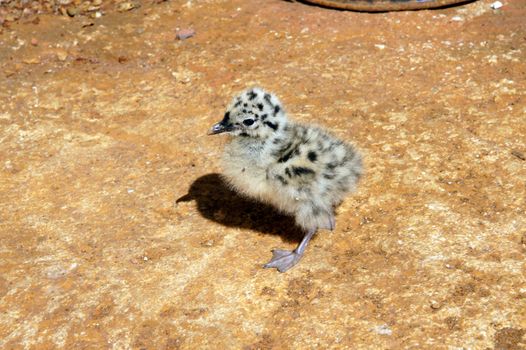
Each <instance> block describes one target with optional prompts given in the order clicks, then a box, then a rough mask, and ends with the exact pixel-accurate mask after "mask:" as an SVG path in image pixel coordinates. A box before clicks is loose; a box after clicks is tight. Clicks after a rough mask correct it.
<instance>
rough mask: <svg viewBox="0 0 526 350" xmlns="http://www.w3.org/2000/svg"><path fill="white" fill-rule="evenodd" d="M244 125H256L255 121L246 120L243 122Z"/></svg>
mask: <svg viewBox="0 0 526 350" xmlns="http://www.w3.org/2000/svg"><path fill="white" fill-rule="evenodd" d="M243 124H245V125H246V126H250V125H252V124H254V119H245V120H243Z"/></svg>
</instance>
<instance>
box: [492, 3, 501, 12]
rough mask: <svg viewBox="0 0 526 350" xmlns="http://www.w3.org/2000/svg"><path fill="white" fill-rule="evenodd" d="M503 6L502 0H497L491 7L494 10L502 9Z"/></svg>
mask: <svg viewBox="0 0 526 350" xmlns="http://www.w3.org/2000/svg"><path fill="white" fill-rule="evenodd" d="M501 7H502V2H500V1H495V2H494V3H493V4H491V8H492V9H494V10H497V9H500V8H501Z"/></svg>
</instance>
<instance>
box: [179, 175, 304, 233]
mask: <svg viewBox="0 0 526 350" xmlns="http://www.w3.org/2000/svg"><path fill="white" fill-rule="evenodd" d="M192 200H195V201H196V202H197V209H198V210H199V212H200V213H201V215H202V216H203V217H205V218H206V219H208V220H211V221H215V222H217V223H220V224H222V225H225V226H228V227H239V228H245V229H250V230H254V231H258V232H261V233H264V234H273V235H279V236H281V237H282V238H283V240H285V241H287V242H299V241H301V239H302V238H303V236H304V232H302V230H301V229H300V228H299V227H297V226H296V224H295V221H294V218H292V217H290V216H286V215H283V214H281V213H280V212H278V211H277V210H276V209H274V208H273V207H271V206H270V205H267V204H264V203H261V202H256V201H253V200H251V199H248V198H245V197H242V196H240V195H239V194H237V193H236V192H234V191H233V190H231V189H230V188H229V187H228V185H227V184H226V183H225V182H224V181H223V179H222V178H221V176H220V175H219V174H207V175H204V176H201V177H200V178H198V179H197V180H195V181H194V182H193V183H192V185H191V186H190V189H189V190H188V193H187V194H186V195H184V196H182V197H181V198H179V199H177V200H176V203H180V202H188V201H192Z"/></svg>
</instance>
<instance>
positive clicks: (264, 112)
mask: <svg viewBox="0 0 526 350" xmlns="http://www.w3.org/2000/svg"><path fill="white" fill-rule="evenodd" d="M286 118H287V117H286V115H285V112H284V111H283V107H282V105H281V102H280V101H279V99H278V98H277V97H276V96H275V95H273V94H271V93H268V92H266V91H264V90H263V89H261V88H257V87H254V88H250V89H247V90H245V91H243V92H242V93H241V94H239V95H238V96H236V97H235V98H234V99H233V100H232V102H231V103H230V105H229V107H228V108H227V110H226V113H225V115H224V117H223V120H221V121H220V122H219V123H217V124H215V125H214V126H213V127H212V128H211V129H210V132H209V134H211V135H215V134H220V133H223V132H226V133H228V134H230V135H233V136H242V137H256V138H266V137H269V136H270V135H272V134H273V133H276V132H279V130H281V129H282V128H283V126H284V125H285V123H286V121H287V119H286Z"/></svg>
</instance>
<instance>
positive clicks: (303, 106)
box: [0, 0, 526, 350]
mask: <svg viewBox="0 0 526 350" xmlns="http://www.w3.org/2000/svg"><path fill="white" fill-rule="evenodd" d="M491 3H492V1H486V0H480V1H475V2H471V3H469V4H466V5H463V6H459V7H451V8H447V9H440V10H433V11H419V12H398V13H380V14H368V13H353V12H344V11H336V10H330V9H324V8H320V7H316V6H309V5H306V4H303V3H293V2H285V1H278V0H269V1H265V2H261V1H257V0H247V1H241V0H235V1H220V0H209V1H191V0H190V1H168V2H163V3H159V4H155V3H153V2H152V3H143V4H142V6H140V7H138V8H133V9H129V10H127V11H125V12H118V11H107V12H105V13H103V14H102V16H99V18H97V17H96V16H94V15H91V16H88V15H86V16H75V17H68V16H67V15H62V16H61V15H56V14H41V15H37V16H36V17H35V15H33V17H31V16H29V17H27V18H26V17H22V18H21V19H18V20H16V18H15V19H13V21H12V22H9V23H7V22H4V26H3V28H2V29H1V34H0V80H1V88H0V106H1V107H0V348H2V349H246V350H248V349H329V348H330V349H526V277H525V275H526V264H525V254H526V215H525V214H526V212H525V210H526V209H525V208H526V203H525V201H526V199H525V198H526V21H525V20H524V19H525V18H526V2H525V1H522V0H516V1H512V0H507V1H503V3H504V6H503V7H502V8H501V9H500V10H492V9H491V7H490V4H491ZM4 14H5V13H4ZM35 18H38V20H35ZM188 28H191V29H194V30H195V32H196V34H195V36H193V37H191V38H189V39H186V40H177V39H176V32H177V30H179V29H188ZM254 84H257V85H260V86H263V87H265V88H267V89H270V90H272V91H274V92H275V93H276V94H277V95H278V96H279V97H280V98H281V99H282V101H283V102H284V103H285V106H286V108H287V110H288V112H289V114H290V116H291V117H292V118H294V119H295V120H298V121H301V122H306V123H316V124H319V125H322V126H325V127H327V128H329V129H330V130H332V131H333V133H335V134H336V135H338V136H339V137H341V138H343V139H346V140H349V141H351V142H353V143H354V144H355V145H356V146H357V147H358V148H359V149H360V150H361V151H362V152H363V153H364V156H365V163H366V175H365V176H364V178H363V181H362V182H361V184H360V187H359V189H358V191H357V193H355V194H354V195H352V196H350V197H349V198H348V199H347V200H346V201H345V202H344V203H343V204H342V206H341V207H340V208H339V210H338V216H337V228H336V230H335V231H334V232H327V231H321V232H320V233H319V235H318V236H317V237H316V238H315V239H314V241H313V242H312V244H311V245H310V246H309V249H308V251H307V254H306V256H305V258H304V259H303V260H302V262H301V264H300V265H298V266H297V267H295V268H294V269H292V270H290V271H289V272H287V273H285V274H280V273H278V272H277V271H275V270H265V269H262V268H261V266H262V264H263V263H265V262H266V261H268V260H269V259H270V257H271V252H270V250H271V249H272V248H276V247H287V248H292V247H294V246H295V245H296V244H297V242H298V240H299V239H300V238H301V232H299V231H298V230H297V229H294V228H293V221H292V220H291V219H290V218H288V217H283V216H281V215H279V214H277V213H276V212H274V211H273V210H272V209H271V208H268V207H265V206H262V205H260V204H257V203H252V202H250V201H247V200H246V199H243V198H240V197H238V196H236V194H235V193H232V192H231V191H230V190H228V189H227V188H226V187H225V186H224V185H223V183H222V182H221V179H220V177H219V175H218V174H219V173H220V172H221V169H220V167H219V158H220V155H221V148H222V146H223V144H224V143H225V142H226V139H225V138H224V137H221V136H216V137H211V136H207V135H206V132H207V130H208V128H209V127H210V126H211V125H212V124H213V123H214V122H217V121H218V120H220V119H221V117H222V115H223V113H224V108H225V106H226V104H227V103H228V102H229V100H230V99H231V97H232V95H233V94H235V93H236V92H238V91H240V90H242V89H244V88H245V87H248V86H251V85H254Z"/></svg>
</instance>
